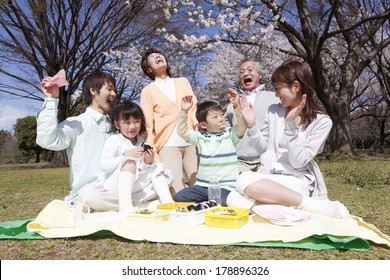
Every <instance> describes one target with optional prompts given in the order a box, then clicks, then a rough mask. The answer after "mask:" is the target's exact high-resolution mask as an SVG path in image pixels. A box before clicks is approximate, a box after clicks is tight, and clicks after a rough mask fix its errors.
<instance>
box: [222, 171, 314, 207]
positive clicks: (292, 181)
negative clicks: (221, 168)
mask: <svg viewBox="0 0 390 280" xmlns="http://www.w3.org/2000/svg"><path fill="white" fill-rule="evenodd" d="M264 179H266V180H270V181H274V182H276V183H279V184H281V185H283V186H285V187H286V188H289V189H291V190H293V191H295V192H297V193H300V194H301V195H304V196H309V195H310V191H309V187H310V186H309V184H308V183H307V182H305V181H304V180H302V179H299V178H297V177H295V176H293V175H282V174H262V173H257V172H243V173H241V174H240V175H239V176H238V179H237V182H236V189H235V190H234V191H232V192H230V194H229V195H228V197H227V200H226V203H227V205H228V206H230V207H238V208H247V209H251V208H252V206H253V205H254V203H255V199H253V198H251V197H249V196H247V195H246V194H245V189H246V188H247V187H248V186H249V185H250V184H253V183H254V182H256V181H259V180H264Z"/></svg>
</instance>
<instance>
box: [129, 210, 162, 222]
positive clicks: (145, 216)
mask: <svg viewBox="0 0 390 280" xmlns="http://www.w3.org/2000/svg"><path fill="white" fill-rule="evenodd" d="M128 217H131V218H137V219H140V220H144V221H151V222H163V221H168V219H169V211H166V210H158V209H147V208H144V209H139V210H135V211H132V212H129V214H128Z"/></svg>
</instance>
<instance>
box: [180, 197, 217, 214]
mask: <svg viewBox="0 0 390 280" xmlns="http://www.w3.org/2000/svg"><path fill="white" fill-rule="evenodd" d="M215 206H217V203H216V202H215V201H214V200H210V201H202V202H199V203H197V204H192V205H188V206H179V207H177V208H176V212H195V211H200V210H204V209H208V208H212V207H215Z"/></svg>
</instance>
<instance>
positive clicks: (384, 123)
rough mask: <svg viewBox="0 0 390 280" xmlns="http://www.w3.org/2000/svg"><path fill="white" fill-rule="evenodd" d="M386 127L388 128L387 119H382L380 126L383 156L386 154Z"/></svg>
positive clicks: (380, 150) (380, 143) (380, 147)
mask: <svg viewBox="0 0 390 280" xmlns="http://www.w3.org/2000/svg"><path fill="white" fill-rule="evenodd" d="M385 127H386V119H380V125H379V130H380V132H379V152H380V153H381V154H383V153H384V152H385V139H386V135H385Z"/></svg>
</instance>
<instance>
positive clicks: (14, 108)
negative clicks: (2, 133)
mask: <svg viewBox="0 0 390 280" xmlns="http://www.w3.org/2000/svg"><path fill="white" fill-rule="evenodd" d="M10 97H11V96H10V95H8V96H2V99H0V130H1V129H4V130H8V131H11V132H12V133H13V126H14V125H15V123H16V120H17V119H19V118H23V117H26V116H35V113H36V111H37V110H38V109H39V108H41V106H42V101H36V100H31V99H25V98H22V99H20V98H19V99H15V98H14V99H11V98H10Z"/></svg>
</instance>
